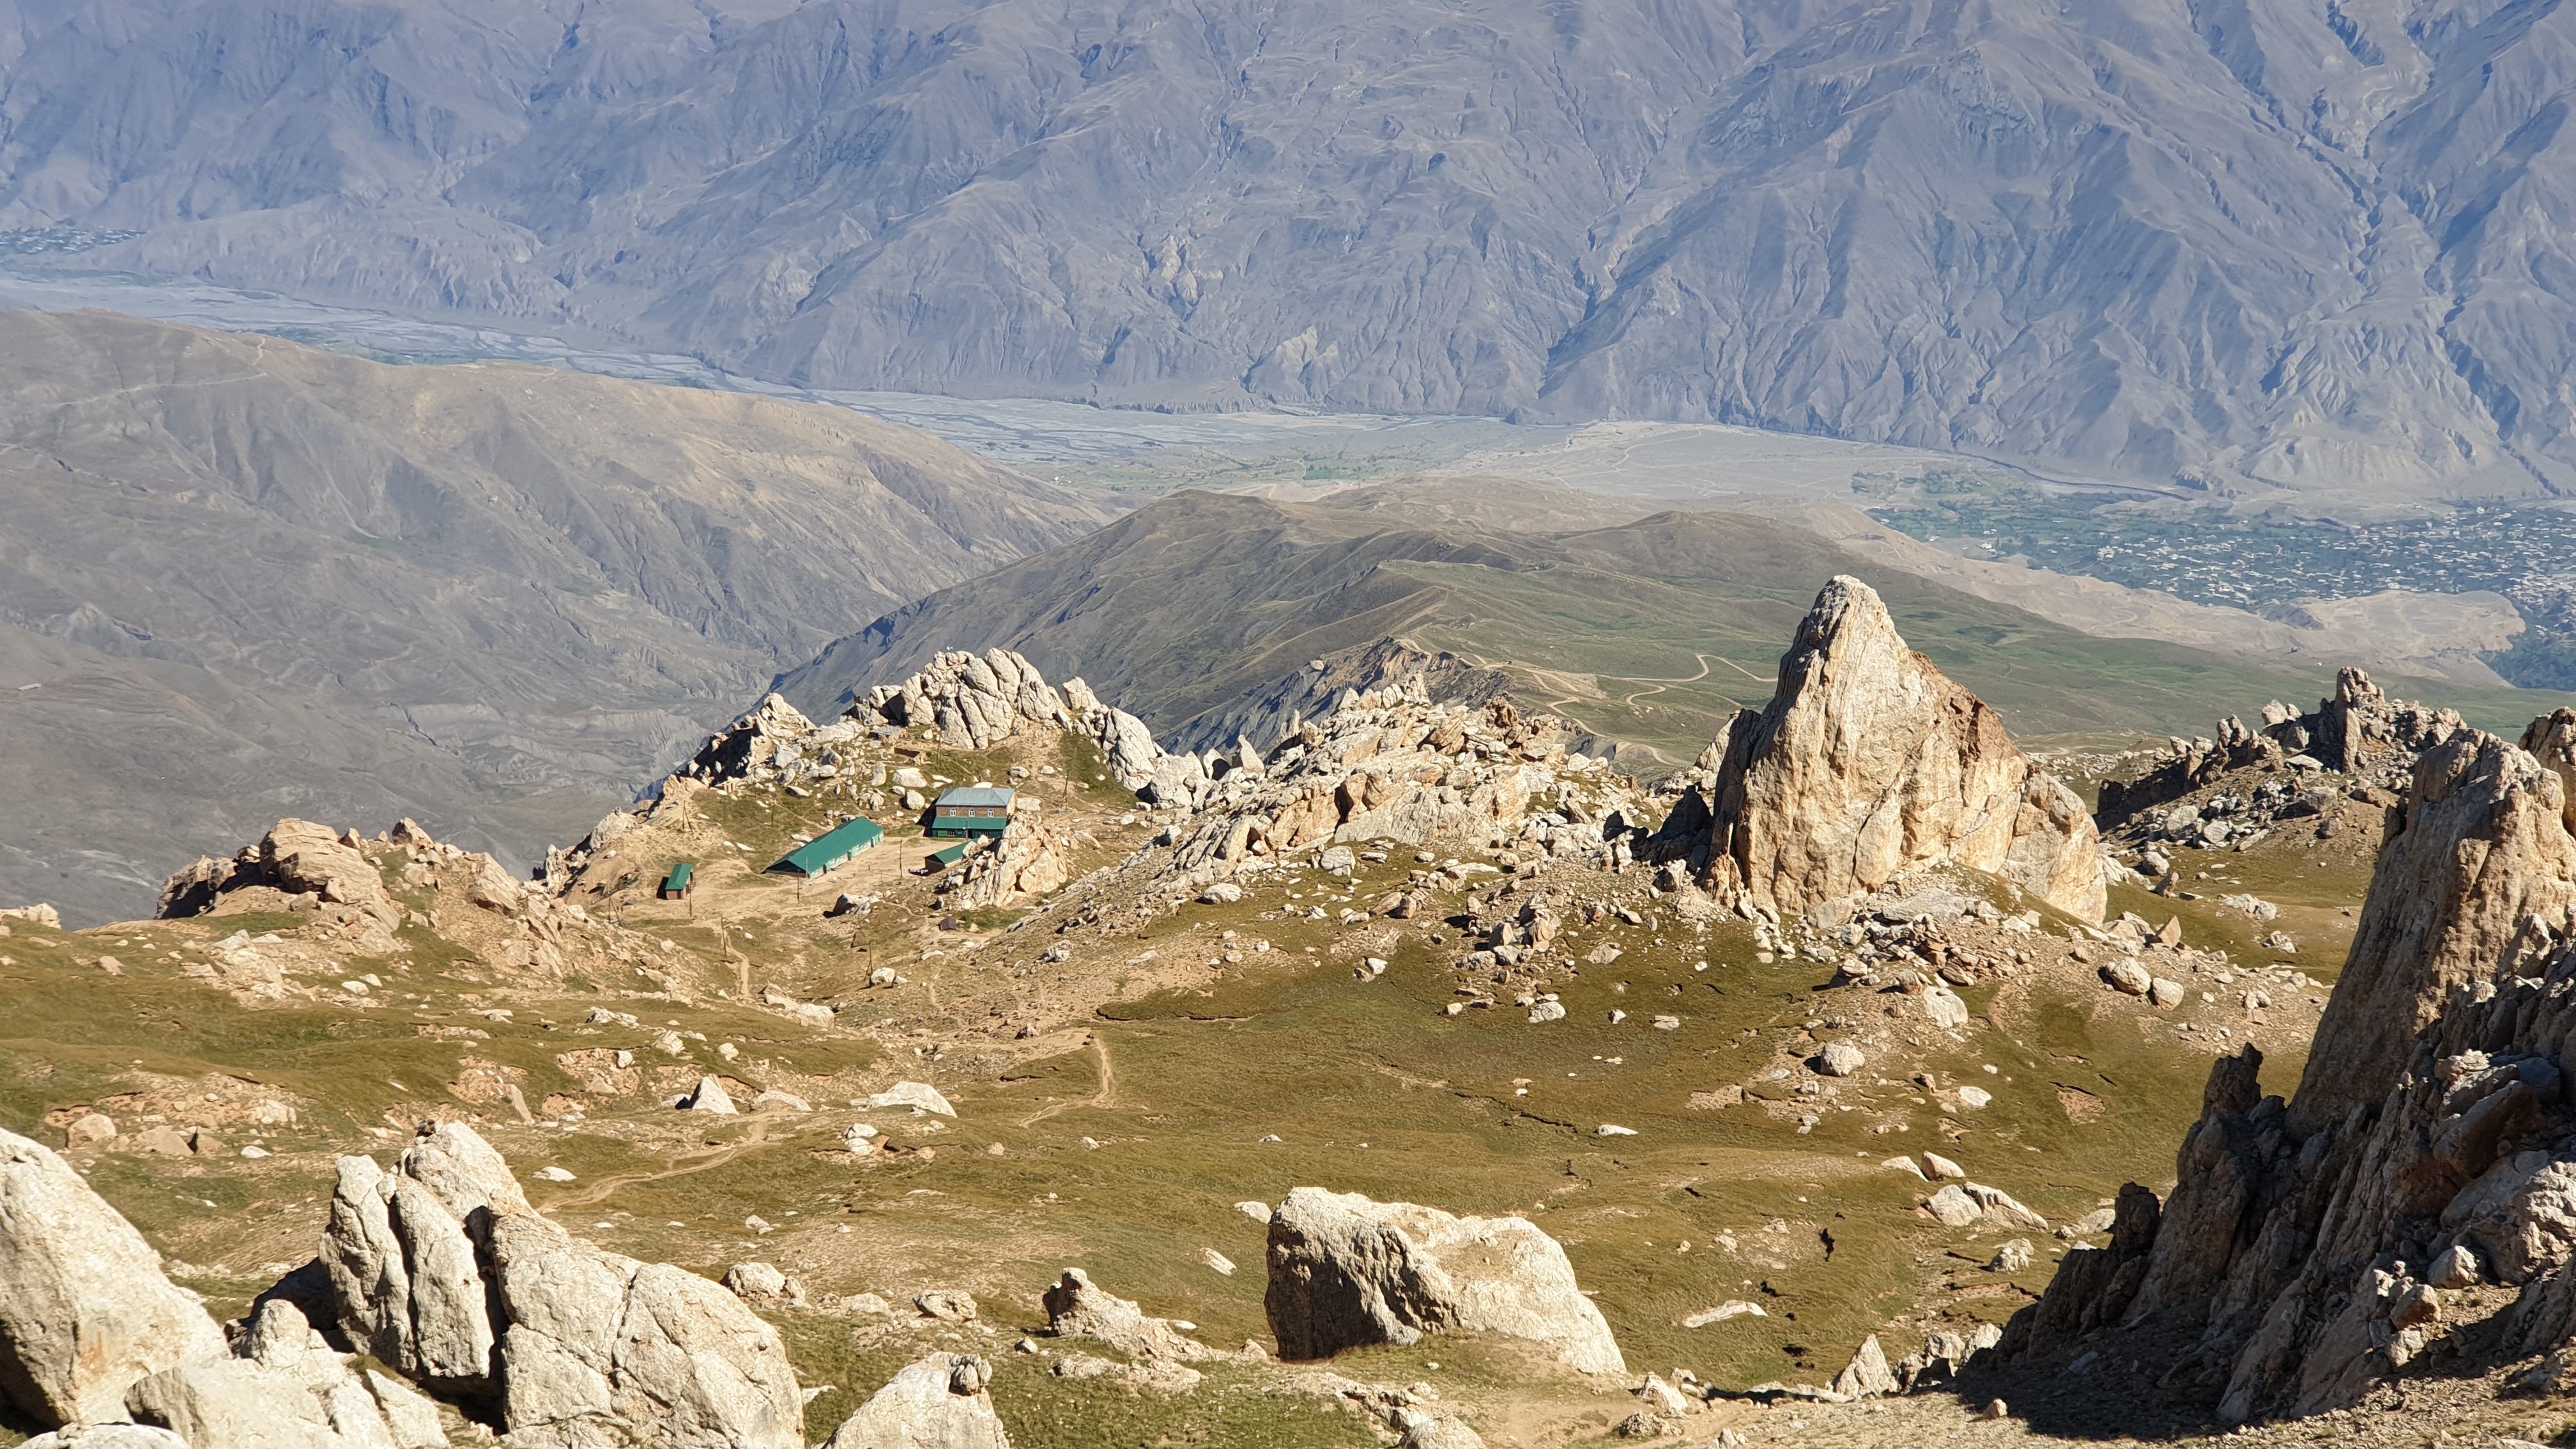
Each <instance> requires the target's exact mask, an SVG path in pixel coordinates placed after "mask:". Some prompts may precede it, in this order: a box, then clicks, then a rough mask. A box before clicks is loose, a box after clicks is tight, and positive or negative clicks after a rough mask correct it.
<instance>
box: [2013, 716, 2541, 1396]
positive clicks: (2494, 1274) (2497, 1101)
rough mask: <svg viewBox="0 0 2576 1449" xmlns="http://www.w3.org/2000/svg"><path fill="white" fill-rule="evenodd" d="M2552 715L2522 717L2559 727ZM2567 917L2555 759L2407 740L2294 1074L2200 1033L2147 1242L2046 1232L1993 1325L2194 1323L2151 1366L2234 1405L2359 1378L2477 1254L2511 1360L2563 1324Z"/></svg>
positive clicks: (2042, 1331) (2497, 746) (2031, 1341)
mask: <svg viewBox="0 0 2576 1449" xmlns="http://www.w3.org/2000/svg"><path fill="white" fill-rule="evenodd" d="M2351 702H2352V703H2355V704H2364V703H2367V702H2368V701H2367V700H2365V699H2358V698H2357V699H2354V700H2352V701H2351ZM2566 723H2567V721H2559V720H2557V717H2555V716H2553V717H2551V718H2549V719H2544V720H2542V721H2540V722H2539V723H2537V724H2535V725H2534V726H2533V728H2532V730H2531V732H2530V733H2529V734H2527V735H2526V736H2525V738H2526V739H2530V740H2533V741H2534V742H2536V743H2546V742H2548V741H2551V740H2553V739H2563V738H2564V735H2563V733H2562V731H2563V728H2564V725H2565V724H2566ZM2571 931H2576V831H2571V830H2570V829H2569V826H2568V817H2567V789H2566V785H2565V783H2564V782H2563V781H2562V779H2561V778H2560V776H2559V775H2558V774H2557V773H2555V772H2554V771H2553V770H2551V769H2549V768H2546V767H2544V766H2543V765H2542V763H2541V762H2540V761H2539V760H2538V759H2535V758H2534V757H2533V756H2532V755H2531V754H2530V753H2529V752H2527V751H2525V750H2522V749H2518V748H2516V747H2515V746H2513V745H2511V744H2509V743H2507V742H2506V741H2504V740H2502V739H2499V738H2497V737H2495V736H2493V735H2488V734H2484V733H2481V732H2479V731H2476V730H2466V729H2464V730H2459V731H2456V732H2454V733H2452V734H2451V735H2450V736H2449V737H2448V738H2445V739H2443V740H2440V741H2439V742H2436V743H2433V744H2431V745H2429V746H2428V747H2427V748H2426V749H2424V750H2423V752H2422V753H2421V754H2420V756H2419V757H2418V758H2417V760H2416V764H2415V771H2414V778H2413V781H2412V784H2411V786H2410V788H2409V790H2408V793H2407V796H2406V800H2405V803H2404V805H2403V807H2402V815H2401V816H2400V818H2399V823H2398V827H2397V828H2396V830H2395V831H2394V832H2393V833H2392V835H2391V836H2390V838H2389V840H2388V842H2387V845H2386V846H2385V848H2384V849H2383V850H2382V852H2381V855H2380V859H2379V864H2378V867H2377V870H2376V872H2375V874H2374V875H2373V877H2372V881H2371V887H2370V894H2369V898H2368V900H2367V902H2366V904H2365V905H2364V906H2363V909H2362V918H2361V922H2360V928H2359V931H2358V934H2357V935H2356V936H2355V938H2354V941H2353V946H2352V952H2351V955H2350V957H2349V959H2348V960H2347V962H2346V964H2345V967H2344V972H2343V976H2342V979H2341V980H2340V981H2339V982H2338V983H2337V985H2336V987H2335V990H2334V993H2333V996H2332V997H2331V999H2330V1000H2329V1001H2328V1003H2327V1006H2326V1009H2325V1013H2324V1016H2323V1017H2322V1019H2321V1020H2320V1022H2319V1025H2318V1028H2317V1032H2316V1036H2315V1039H2314V1042H2313V1045H2312V1047H2311V1050H2310V1054H2309V1057H2308V1066H2307V1070H2306V1073H2305V1076H2304V1078H2303V1080H2302V1081H2301V1083H2300V1087H2299V1091H2298V1095H2297V1096H2296V1097H2295V1098H2294V1099H2292V1101H2291V1102H2290V1103H2288V1104H2286V1105H2285V1104H2284V1103H2283V1102H2282V1100H2281V1099H2280V1098H2279V1097H2276V1096H2275V1097H2267V1096H2264V1095H2263V1094H2262V1090H2261V1087H2260V1085H2259V1083H2258V1081H2257V1075H2258V1073H2259V1070H2260V1068H2261V1064H2262V1056H2261V1053H2259V1052H2258V1051H2256V1050H2254V1049H2253V1048H2252V1047H2251V1046H2248V1047H2247V1048H2246V1049H2245V1050H2244V1051H2243V1052H2241V1053H2240V1054H2238V1055H2236V1056H2232V1057H2226V1058H2222V1059H2220V1060H2219V1062H2218V1063H2217V1064H2216V1066H2215V1067H2214V1068H2213V1070H2212V1073H2211V1077H2210V1084H2209V1089H2208V1092H2207V1095H2206V1096H2205V1098H2204V1106H2203V1111H2202V1115H2201V1119H2200V1121H2199V1122H2198V1123H2197V1124H2195V1125H2194V1126H2193V1127H2192V1129H2191V1131H2190V1132H2189V1133H2188V1134H2187V1135H2186V1136H2185V1138H2184V1140H2183V1146H2182V1151H2181V1153H2180V1155H2179V1158H2178V1161H2177V1164H2176V1172H2175V1177H2176V1186H2175V1188H2174V1191H2173V1195H2172V1196H2171V1198H2169V1199H2168V1200H2167V1201H2166V1202H2165V1203H2164V1204H2163V1209H2162V1213H2161V1219H2160V1221H2158V1222H2156V1225H2155V1231H2154V1233H2153V1235H2152V1246H2147V1245H2146V1242H2145V1239H2144V1235H2142V1234H2132V1235H2130V1236H2129V1238H2128V1239H2125V1240H2123V1241H2120V1242H2115V1243H2114V1244H2113V1246H2112V1247H2111V1248H2109V1249H2104V1250H2099V1251H2096V1250H2081V1251H2079V1252H2075V1253H2070V1254H2068V1255H2067V1259H2066V1263H2065V1266H2064V1267H2063V1268H2062V1269H2061V1270H2060V1273H2059V1276H2058V1279H2057V1282H2056V1283H2055V1284H2054V1285H2052V1287H2051V1289H2050V1291H2049V1294H2048V1296H2047V1298H2046V1299H2044V1300H2043V1301H2042V1302H2041V1303H2040V1304H2039V1305H2038V1306H2037V1307H2035V1308H2034V1309H2032V1310H2029V1311H2028V1312H2027V1313H2025V1314H2024V1315H2023V1316H2022V1317H2020V1318H2017V1319H2016V1320H2015V1328H2014V1331H2013V1332H2012V1333H2010V1334H2008V1335H2007V1337H2006V1341H2005V1344H2004V1348H2005V1350H2006V1351H2007V1352H2021V1351H2024V1350H2032V1351H2037V1352H2043V1353H2044V1352H2054V1351H2059V1350H2063V1351H2067V1352H2073V1351H2074V1349H2073V1346H2072V1345H2071V1344H2066V1343H2062V1342H2054V1341H2052V1340H2051V1338H2050V1335H2051V1333H2052V1331H2059V1330H2064V1329H2067V1328H2078V1327H2081V1328H2089V1327H2092V1326H2093V1325H2097V1324H2098V1325H2104V1326H2108V1325H2113V1324H2119V1325H2122V1326H2123V1327H2143V1328H2144V1329H2145V1331H2149V1332H2154V1331H2157V1330H2158V1329H2159V1328H2160V1327H2183V1328H2196V1329H2197V1330H2198V1348H2197V1350H2196V1351H2195V1357H2194V1358H2193V1359H2191V1360H2190V1361H2187V1362H2186V1363H2184V1364H2183V1365H2181V1366H2180V1367H2178V1368H2177V1369H2176V1370H2175V1371H2174V1373H2173V1374H2172V1375H2171V1376H2169V1377H2168V1380H2167V1382H2168V1383H2174V1384H2180V1383H2184V1382H2187V1381H2190V1380H2193V1379H2195V1378H2196V1379H2197V1380H2198V1381H2199V1382H2200V1383H2201V1384H2203V1385H2204V1386H2206V1387H2211V1388H2216V1387H2219V1386H2221V1385H2223V1386H2224V1392H2223V1397H2222V1399H2221V1402H2220V1414H2221V1416H2222V1417H2223V1418H2226V1419H2228V1420H2231V1421H2242V1420H2245V1419H2248V1418H2254V1417H2258V1416H2261V1415H2265V1414H2271V1413H2281V1412H2288V1413H2298V1414H2307V1413H2314V1412H2318V1411H2321V1410H2325V1409H2331V1408H2336V1407H2340V1406H2344V1405H2348V1404H2351V1403H2354V1402H2356V1401H2357V1400H2358V1399H2359V1398H2360V1397H2361V1396H2362V1395H2364V1394H2366V1393H2367V1392H2369V1391H2370V1390H2371V1389H2372V1388H2374V1387H2375V1386H2377V1385H2378V1384H2380V1383H2381V1382H2383V1381H2385V1380H2386V1379H2387V1378H2388V1376H2389V1375H2390V1374H2392V1373H2394V1372H2395V1371H2396V1370H2397V1369H2399V1368H2401V1367H2403V1366H2404V1365H2405V1364H2406V1363H2408V1362H2409V1361H2410V1360H2412V1359H2413V1358H2414V1357H2415V1356H2416V1355H2418V1354H2420V1353H2422V1352H2423V1351H2424V1350H2425V1349H2426V1347H2427V1345H2428V1344H2429V1343H2431V1341H2432V1340H2433V1339H2434V1338H2435V1337H2436V1336H2438V1335H2439V1334H2440V1333H2442V1332H2443V1331H2444V1329H2443V1327H2442V1323H2443V1312H2444V1310H2443V1307H2442V1304H2443V1299H2442V1295H2443V1293H2445V1292H2447V1291H2451V1290H2454V1289H2457V1288H2459V1287H2462V1286H2464V1285H2466V1284H2473V1283H2476V1282H2478V1281H2481V1278H2482V1276H2483V1278H2484V1279H2485V1280H2487V1281H2493V1282H2499V1283H2502V1284H2504V1285H2506V1286H2511V1287H2520V1288H2521V1289H2522V1290H2523V1293H2522V1297H2521V1301H2520V1303H2519V1304H2517V1305H2516V1306H2515V1307H2513V1308H2512V1309H2510V1310H2507V1312H2508V1317H2507V1318H2506V1319H2505V1321H2504V1324H2503V1330H2504V1331H2503V1332H2502V1334H2501V1335H2499V1336H2496V1337H2494V1338H2493V1339H2492V1341H2491V1342H2489V1343H2488V1345H2487V1347H2488V1348H2490V1349H2492V1350H2494V1351H2495V1352H2497V1353H2498V1354H2500V1355H2501V1357H2502V1358H2503V1359H2505V1360H2510V1359H2511V1358H2513V1357H2515V1356H2517V1355H2521V1354H2527V1353H2532V1352H2538V1351H2540V1350H2541V1349H2545V1348H2549V1347H2552V1346H2554V1345H2555V1344H2556V1343H2557V1342H2559V1341H2562V1340H2564V1338H2565V1337H2566V1335H2567V1332H2568V1329H2569V1328H2570V1326H2571V1325H2576V1269H2571V1267H2570V1262H2571V1259H2576V1231H2571V1230H2570V1228H2569V1227H2568V1224H2570V1223H2571V1222H2576V1149H2571V1148H2570V1147H2569V1145H2568V1143H2569V1141H2570V1131H2571V1128H2576V1109H2571V1107H2570V1106H2569V1103H2568V1094H2567V1092H2566V1090H2565V1086H2564V1080H2565V1076H2566V1071H2565V1067H2564V1066H2562V1063H2566V1064H2569V1065H2576V1059H2571V1057H2570V1055H2569V1054H2570V1052H2571V1051H2576V949H2571ZM2143 1192H2144V1190H2143V1189H2138V1188H2134V1187H2132V1188H2131V1189H2128V1190H2126V1191H2124V1196H2123V1201H2124V1202H2126V1201H2127V1198H2128V1196H2129V1195H2130V1194H2135V1193H2143ZM2146 1220H2147V1218H2146V1215H2145V1214H2144V1212H2143V1209H2142V1210H2141V1212H2140V1214H2139V1221H2140V1222H2145V1221H2146ZM2464 1265H2466V1266H2464ZM2481 1265H2482V1266H2481Z"/></svg>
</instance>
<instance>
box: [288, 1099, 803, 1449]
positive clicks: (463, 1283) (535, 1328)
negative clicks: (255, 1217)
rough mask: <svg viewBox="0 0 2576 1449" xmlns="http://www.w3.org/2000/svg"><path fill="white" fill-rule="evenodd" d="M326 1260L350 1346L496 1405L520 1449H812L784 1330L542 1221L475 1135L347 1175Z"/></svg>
mask: <svg viewBox="0 0 2576 1449" xmlns="http://www.w3.org/2000/svg"><path fill="white" fill-rule="evenodd" d="M460 1244H461V1245H462V1250H461V1255H460V1250H459V1245H460ZM322 1260H323V1262H324V1264H325V1265H326V1266H327V1267H328V1268H329V1270H330V1273H331V1279H332V1284H333V1289H334V1292H335V1294H336V1295H337V1297H338V1299H339V1303H340V1326H341V1328H342V1331H343V1332H345V1333H346V1334H347V1335H348V1336H349V1338H350V1339H351V1340H352V1341H353V1342H355V1343H357V1344H358V1345H359V1346H360V1347H362V1348H364V1349H366V1350H367V1351H368V1352H369V1353H372V1354H374V1355H375V1356H376V1357H378V1358H380V1359H383V1360H384V1361H385V1362H387V1363H390V1364H393V1365H395V1366H396V1367H398V1368H401V1369H403V1370H404V1371H405V1372H407V1373H412V1374H415V1375H417V1376H419V1377H422V1378H425V1379H428V1380H430V1381H431V1382H432V1383H433V1384H435V1385H436V1386H437V1387H439V1388H440V1389H441V1390H442V1391H443V1392H447V1393H450V1394H454V1395H457V1396H460V1397H475V1398H481V1399H485V1400H497V1401H498V1402H499V1406H500V1408H501V1412H502V1417H503V1421H504V1423H505V1424H506V1425H507V1427H508V1429H509V1432H510V1435H511V1439H512V1442H513V1443H517V1444H524V1445H528V1446H532V1449H596V1446H599V1445H602V1444H607V1443H624V1442H634V1443H649V1444H655V1445H665V1446H672V1449H802V1445H803V1442H804V1441H803V1427H802V1426H803V1417H804V1410H803V1399H802V1396H801V1395H800V1394H799V1393H798V1391H797V1387H796V1376H795V1372H794V1370H793V1369H792V1368H791V1367H790V1366H789V1364H788V1362H787V1355H786V1350H785V1347H784V1345H782V1344H781V1343H780V1341H779V1338H778V1332H777V1330H776V1329H774V1328H771V1327H770V1326H769V1325H768V1324H767V1323H765V1322H763V1321H761V1319H760V1318H759V1316H758V1315H756V1314H754V1313H753V1312H752V1311H751V1310H750V1309H749V1308H747V1307H745V1306H744V1305H743V1304H742V1302H741V1300H739V1299H738V1298H736V1297H735V1296H734V1295H733V1294H732V1293H730V1292H728V1291H727V1290H726V1289H724V1288H723V1287H722V1286H720V1285H718V1284H716V1283H713V1282H710V1281H708V1280H707V1279H704V1278H701V1277H699V1276H698V1275H696V1274H694V1273H689V1272H684V1271H682V1270H681V1269H678V1268H674V1267H672V1266H670V1265H669V1264H665V1263H641V1262H638V1261H636V1260H635V1259H632V1258H625V1257H620V1256H618V1255H617V1254H614V1253H609V1252H604V1251H602V1250H600V1249H598V1248H595V1247H592V1246H591V1245H590V1244H588V1243H584V1242H580V1241H578V1240H576V1239H574V1238H573V1237H572V1236H571V1235H569V1234H568V1233H566V1232H565V1231H564V1230H563V1229H562V1228H560V1227H557V1226H556V1225H555V1224H554V1223H553V1222H551V1221H549V1220H548V1219H546V1218H544V1217H541V1216H539V1215H538V1214H536V1213H535V1212H533V1211H531V1210H530V1209H529V1207H528V1202H527V1198H526V1196H525V1195H524V1194H523V1193H522V1192H521V1190H520V1189H519V1186H518V1184H517V1181H516V1179H515V1178H513V1177H512V1176H511V1174H510V1171H509V1165H508V1164H507V1163H506V1162H504V1161H503V1160H502V1158H501V1156H500V1154H499V1153H497V1152H494V1151H493V1150H492V1149H491V1147H490V1146H489V1145H488V1144H486V1143H485V1142H484V1141H483V1140H482V1139H481V1138H480V1137H479V1136H477V1135H475V1133H474V1132H473V1130H472V1129H471V1128H468V1127H464V1126H461V1125H458V1124H454V1123H446V1124H442V1125H440V1126H438V1127H437V1128H435V1129H434V1130H433V1131H431V1132H430V1133H428V1134H427V1135H426V1136H424V1137H423V1138H422V1139H421V1141H420V1142H419V1143H418V1144H416V1145H415V1146H414V1147H412V1148H411V1149H410V1150H409V1151H407V1152H405V1153H404V1154H403V1156H402V1158H401V1160H400V1162H399V1163H398V1164H397V1165H396V1167H395V1168H394V1170H393V1171H391V1172H386V1171H384V1170H383V1169H381V1168H379V1167H377V1166H376V1164H375V1163H373V1162H372V1161H370V1160H368V1159H366V1158H354V1157H353V1158H343V1159H341V1163H340V1188H339V1191H338V1192H337V1193H336V1194H335V1195H334V1197H333V1199H332V1210H331V1221H330V1226H329V1228H328V1230H327V1231H326V1235H325V1237H324V1240H323V1249H322ZM610 1428H613V1429H614V1431H615V1433H616V1434H617V1435H622V1436H624V1437H623V1438H622V1439H620V1438H603V1437H602V1436H603V1435H604V1434H606V1433H607V1432H608V1430H609V1429H610Z"/></svg>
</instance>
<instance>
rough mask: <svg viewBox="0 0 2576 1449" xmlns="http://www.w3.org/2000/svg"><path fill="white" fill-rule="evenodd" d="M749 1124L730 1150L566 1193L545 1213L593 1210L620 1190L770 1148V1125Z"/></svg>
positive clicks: (605, 1179) (696, 1155) (690, 1157)
mask: <svg viewBox="0 0 2576 1449" xmlns="http://www.w3.org/2000/svg"><path fill="white" fill-rule="evenodd" d="M748 1125H749V1126H750V1128H751V1131H750V1134H749V1135H748V1136H746V1137H744V1138H743V1139H742V1140H741V1141H740V1142H736V1143H734V1144H733V1145H731V1146H729V1147H719V1148H716V1149H715V1150H713V1151H711V1152H693V1153H690V1154H689V1155H688V1156H687V1157H686V1158H685V1159H683V1165H682V1166H678V1167H671V1168H666V1169H664V1170H663V1171H660V1172H622V1173H619V1174H617V1175H616V1176H614V1177H603V1178H601V1179H599V1180H598V1181H597V1182H594V1183H592V1184H591V1185H590V1186H588V1187H586V1188H583V1189H582V1190H581V1191H579V1192H576V1193H570V1194H567V1195H565V1196H563V1197H559V1198H556V1199H555V1200H554V1201H552V1202H549V1203H547V1204H546V1205H545V1207H544V1209H543V1211H548V1212H551V1211H553V1210H555V1209H557V1208H575V1207H590V1206H593V1205H594V1204H597V1203H599V1202H601V1201H602V1200H604V1199H606V1198H607V1196H608V1195H609V1194H610V1193H613V1192H615V1191H617V1190H618V1189H619V1188H621V1187H632V1186H634V1185H635V1184H637V1183H639V1182H662V1181H664V1180H666V1179H669V1178H674V1177H687V1176H688V1175H690V1174H691V1173H696V1172H705V1171H706V1170H707V1169H709V1168H713V1167H722V1166H724V1165H725V1164H726V1163H728V1162H731V1161H733V1160H734V1159H735V1158H737V1157H740V1156H741V1155H743V1154H744V1153H746V1152H749V1151H750V1150H751V1149H753V1148H755V1147H765V1146H768V1145H770V1144H769V1124H768V1123H766V1122H763V1121H761V1120H759V1119H758V1118H754V1119H752V1121H751V1122H750V1123H749V1124H748Z"/></svg>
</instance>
